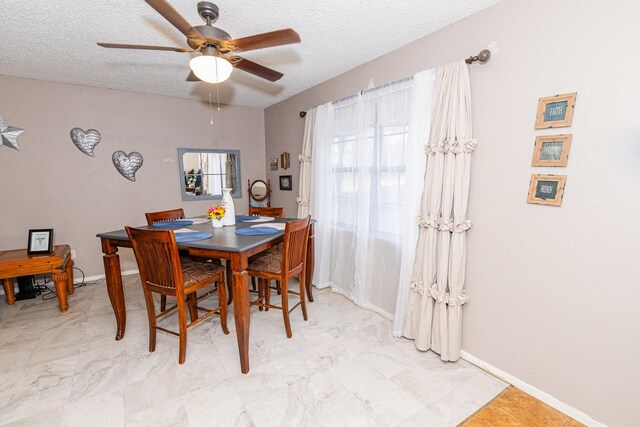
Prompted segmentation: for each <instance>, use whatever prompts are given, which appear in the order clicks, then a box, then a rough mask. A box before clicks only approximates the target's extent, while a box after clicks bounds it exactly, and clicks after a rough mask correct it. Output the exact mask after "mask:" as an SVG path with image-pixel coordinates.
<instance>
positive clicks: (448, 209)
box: [403, 61, 476, 361]
mask: <svg viewBox="0 0 640 427" xmlns="http://www.w3.org/2000/svg"><path fill="white" fill-rule="evenodd" d="M471 135H472V132H471V99H470V85H469V71H468V66H467V65H466V64H465V63H464V61H462V62H459V63H456V64H452V65H449V66H446V67H442V68H439V69H438V70H437V80H436V89H435V97H434V105H433V113H432V126H431V135H430V142H429V144H427V150H426V151H427V156H428V157H427V171H426V174H425V178H424V193H423V195H422V207H421V214H420V216H419V219H418V224H419V227H420V228H419V237H418V245H417V250H416V258H415V264H414V269H413V278H412V280H411V290H410V292H409V299H408V303H407V309H406V319H405V324H404V331H403V335H404V336H406V337H407V338H412V339H415V345H416V347H417V348H418V349H419V350H425V351H426V350H429V349H432V350H433V351H435V352H436V353H439V354H440V357H441V359H442V360H450V361H455V360H458V358H459V357H460V345H461V338H462V305H463V304H465V303H466V302H467V296H466V294H465V292H464V279H465V262H466V231H467V230H468V229H469V228H470V227H471V222H470V221H469V220H468V219H467V216H466V215H467V200H468V197H469V178H470V171H471V153H472V152H473V150H474V149H475V147H476V141H475V140H474V139H472V138H471ZM405 286H406V285H405Z"/></svg>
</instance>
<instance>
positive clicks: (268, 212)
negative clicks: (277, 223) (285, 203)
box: [249, 206, 284, 218]
mask: <svg viewBox="0 0 640 427" xmlns="http://www.w3.org/2000/svg"><path fill="white" fill-rule="evenodd" d="M249 215H256V216H272V217H274V218H282V217H284V208H274V207H267V206H249Z"/></svg>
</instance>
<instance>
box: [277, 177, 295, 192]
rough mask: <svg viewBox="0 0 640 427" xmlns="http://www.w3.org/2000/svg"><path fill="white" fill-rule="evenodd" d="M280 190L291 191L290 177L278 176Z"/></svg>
mask: <svg viewBox="0 0 640 427" xmlns="http://www.w3.org/2000/svg"><path fill="white" fill-rule="evenodd" d="M280 189H281V190H284V191H291V190H293V185H292V184H291V175H280Z"/></svg>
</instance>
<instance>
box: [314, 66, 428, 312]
mask: <svg viewBox="0 0 640 427" xmlns="http://www.w3.org/2000/svg"><path fill="white" fill-rule="evenodd" d="M434 82H435V71H433V70H430V71H425V72H423V73H420V74H419V75H416V76H415V77H414V78H412V79H408V80H404V81H400V82H395V83H393V84H390V85H387V86H383V87H380V88H376V89H372V90H368V91H366V92H364V93H361V94H358V95H356V96H354V97H351V98H348V99H346V100H343V101H339V102H335V103H329V104H325V105H321V106H319V107H318V108H317V112H316V115H315V126H314V127H313V133H312V135H311V140H312V141H313V144H312V159H313V169H312V173H311V186H312V188H313V191H312V192H311V209H310V213H311V215H312V216H313V217H314V218H316V219H317V220H318V223H317V224H316V238H315V240H316V254H317V258H316V268H315V278H314V283H315V284H316V286H318V287H321V288H322V287H326V286H331V287H332V290H333V291H335V292H339V293H342V294H344V295H345V296H347V297H348V298H350V299H352V300H353V301H354V302H355V303H356V304H358V305H360V306H362V307H365V308H368V309H371V310H374V311H376V312H378V313H380V314H382V315H383V316H385V317H387V318H393V313H394V312H395V310H396V303H397V302H396V299H397V296H398V289H400V283H409V281H410V280H411V272H412V266H413V259H414V253H415V249H416V241H417V235H418V229H417V227H415V218H416V216H417V215H418V213H419V212H420V194H421V190H422V188H421V187H422V182H423V177H424V171H425V164H424V161H421V160H422V159H423V157H422V156H423V154H422V153H423V152H424V142H425V141H426V138H427V135H428V134H429V130H428V129H429V120H428V118H429V115H430V111H431V104H432V102H431V96H432V90H433V87H434ZM425 129H426V130H425ZM305 135H306V136H305V140H307V139H308V138H307V133H306V132H305ZM303 151H304V150H303ZM404 299H405V300H406V297H405V298H404Z"/></svg>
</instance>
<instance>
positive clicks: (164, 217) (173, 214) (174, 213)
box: [144, 208, 188, 311]
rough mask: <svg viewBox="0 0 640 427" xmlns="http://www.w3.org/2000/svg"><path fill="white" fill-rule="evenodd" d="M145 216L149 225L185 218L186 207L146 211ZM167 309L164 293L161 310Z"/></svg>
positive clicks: (185, 256)
mask: <svg viewBox="0 0 640 427" xmlns="http://www.w3.org/2000/svg"><path fill="white" fill-rule="evenodd" d="M144 216H145V217H146V218H147V225H152V224H153V223H155V222H162V221H172V220H174V219H184V209H182V208H179V209H170V210H168V211H156V212H146V213H145V214H144ZM187 257H188V255H183V256H181V257H180V258H181V259H182V261H183V262H184V261H186V260H187ZM166 309H167V296H166V295H162V296H161V297H160V311H164V310H166Z"/></svg>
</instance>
